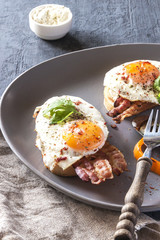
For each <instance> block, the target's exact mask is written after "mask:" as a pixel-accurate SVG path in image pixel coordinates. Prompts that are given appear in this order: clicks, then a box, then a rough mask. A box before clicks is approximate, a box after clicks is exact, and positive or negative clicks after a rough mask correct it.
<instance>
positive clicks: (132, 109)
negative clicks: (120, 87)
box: [108, 97, 156, 123]
mask: <svg viewBox="0 0 160 240" xmlns="http://www.w3.org/2000/svg"><path fill="white" fill-rule="evenodd" d="M155 105H156V104H154V103H148V102H141V101H135V102H131V101H129V100H128V99H124V98H122V97H118V98H117V100H116V101H115V103H114V108H113V109H112V110H111V111H109V112H108V116H110V117H112V118H113V120H114V121H115V122H116V123H120V122H121V121H122V120H124V119H125V118H126V117H131V116H133V115H136V114H138V113H140V112H143V111H145V110H147V109H150V108H152V107H154V106H155Z"/></svg>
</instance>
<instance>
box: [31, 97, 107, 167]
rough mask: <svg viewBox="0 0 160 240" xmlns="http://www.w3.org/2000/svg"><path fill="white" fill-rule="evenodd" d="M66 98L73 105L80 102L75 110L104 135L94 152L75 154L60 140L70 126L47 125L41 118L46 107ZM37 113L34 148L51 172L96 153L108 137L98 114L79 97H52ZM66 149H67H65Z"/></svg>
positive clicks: (103, 121)
mask: <svg viewBox="0 0 160 240" xmlns="http://www.w3.org/2000/svg"><path fill="white" fill-rule="evenodd" d="M61 98H66V99H68V100H69V99H70V100H71V101H72V102H73V103H74V102H78V101H80V102H81V103H80V104H77V105H75V106H76V108H77V109H79V111H80V112H81V113H82V114H83V115H84V116H85V120H89V121H91V122H93V123H95V124H96V125H97V126H99V127H100V128H101V129H102V131H103V133H104V142H103V143H102V144H101V145H100V146H99V147H98V148H97V149H95V150H94V151H91V150H90V151H88V152H76V151H75V150H73V149H72V148H70V147H68V146H67V145H66V142H65V140H64V139H63V138H62V134H63V132H64V130H65V129H67V127H68V126H69V124H71V123H70V122H66V123H65V124H52V125H50V124H49V121H50V120H49V119H47V118H45V117H44V116H43V112H44V110H45V109H46V108H47V106H48V105H49V104H51V103H53V102H54V101H56V100H57V99H61ZM37 111H38V112H39V113H38V115H37V117H36V120H35V130H36V132H37V139H36V146H37V147H38V148H39V149H40V150H41V152H42V155H43V162H44V164H45V166H46V167H47V168H48V169H49V170H50V171H52V170H53V169H54V167H55V166H56V165H57V164H58V165H59V166H60V167H61V168H62V169H63V170H65V169H66V168H68V167H69V166H71V165H72V164H73V163H75V162H76V161H78V160H79V159H81V158H82V157H83V156H86V155H90V154H93V153H95V152H97V151H98V150H99V149H100V148H102V146H103V145H104V143H105V141H106V139H107V137H108V129H107V127H106V124H105V120H104V119H103V117H102V115H101V114H100V112H99V111H98V110H97V109H96V108H95V107H93V106H92V105H91V104H89V103H87V102H86V101H84V100H83V99H81V98H79V97H73V96H61V97H52V98H50V99H48V100H47V101H46V102H45V103H44V104H43V105H42V106H40V107H37V108H36V109H35V112H37ZM66 147H67V149H66ZM61 157H66V159H65V160H61V161H59V162H58V163H57V162H56V159H57V158H61Z"/></svg>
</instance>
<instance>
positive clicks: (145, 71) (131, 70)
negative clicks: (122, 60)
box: [124, 61, 160, 86]
mask: <svg viewBox="0 0 160 240" xmlns="http://www.w3.org/2000/svg"><path fill="white" fill-rule="evenodd" d="M124 69H125V72H126V74H127V78H130V79H132V82H133V83H140V84H143V85H144V86H152V85H153V83H154V81H155V79H156V78H157V77H158V76H159V75H160V72H159V70H158V68H156V67H155V66H154V65H152V64H151V63H150V62H147V61H146V62H145V61H139V62H134V63H130V64H128V65H126V66H125V68H124Z"/></svg>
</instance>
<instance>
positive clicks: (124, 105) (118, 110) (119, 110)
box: [108, 97, 131, 117]
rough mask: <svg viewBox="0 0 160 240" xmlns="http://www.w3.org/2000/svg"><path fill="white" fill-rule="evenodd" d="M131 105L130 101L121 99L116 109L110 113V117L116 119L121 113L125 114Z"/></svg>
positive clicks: (118, 100)
mask: <svg viewBox="0 0 160 240" xmlns="http://www.w3.org/2000/svg"><path fill="white" fill-rule="evenodd" d="M130 105H131V102H130V101H129V100H127V99H124V98H122V97H119V98H118V99H117V100H116V101H115V103H114V106H115V107H114V108H113V109H112V110H111V111H109V112H108V116H110V117H115V116H117V115H119V114H120V113H122V112H124V111H125V110H126V109H127V108H129V107H130Z"/></svg>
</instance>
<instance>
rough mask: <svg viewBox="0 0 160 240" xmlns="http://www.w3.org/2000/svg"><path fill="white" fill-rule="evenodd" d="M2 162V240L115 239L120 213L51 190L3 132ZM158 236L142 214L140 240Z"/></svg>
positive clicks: (0, 144)
mask: <svg viewBox="0 0 160 240" xmlns="http://www.w3.org/2000/svg"><path fill="white" fill-rule="evenodd" d="M0 159H1V160H0V239H2V240H22V239H23V240H36V239H40V240H48V239H52V240H79V239H87V240H97V239H100V240H111V239H113V235H114V232H115V227H116V224H117V222H118V218H119V215H120V212H116V211H111V210H104V209H100V208H97V207H93V206H89V205H86V204H84V203H81V202H79V201H77V200H74V199H72V198H70V197H68V196H66V195H64V194H63V193H60V192H59V191H57V190H55V189H53V188H51V187H50V186H49V185H48V184H47V183H46V182H45V181H43V180H41V179H40V178H39V177H38V176H36V175H35V174H34V173H32V171H31V170H30V169H28V168H27V167H26V166H25V165H24V164H23V163H22V162H21V161H20V160H19V159H18V158H17V157H16V156H15V155H14V153H13V152H12V151H11V150H10V148H9V147H8V145H7V143H6V142H5V140H4V139H3V137H2V134H1V132H0ZM159 232H160V227H159V225H158V222H153V219H152V218H150V217H149V216H147V215H145V214H143V213H142V214H141V215H140V217H139V219H138V224H137V226H136V233H137V235H138V236H139V239H145V240H147V239H154V240H156V239H160V237H159ZM149 234H150V235H149ZM149 236H152V238H149ZM153 236H154V237H153ZM147 237H148V238H147Z"/></svg>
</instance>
